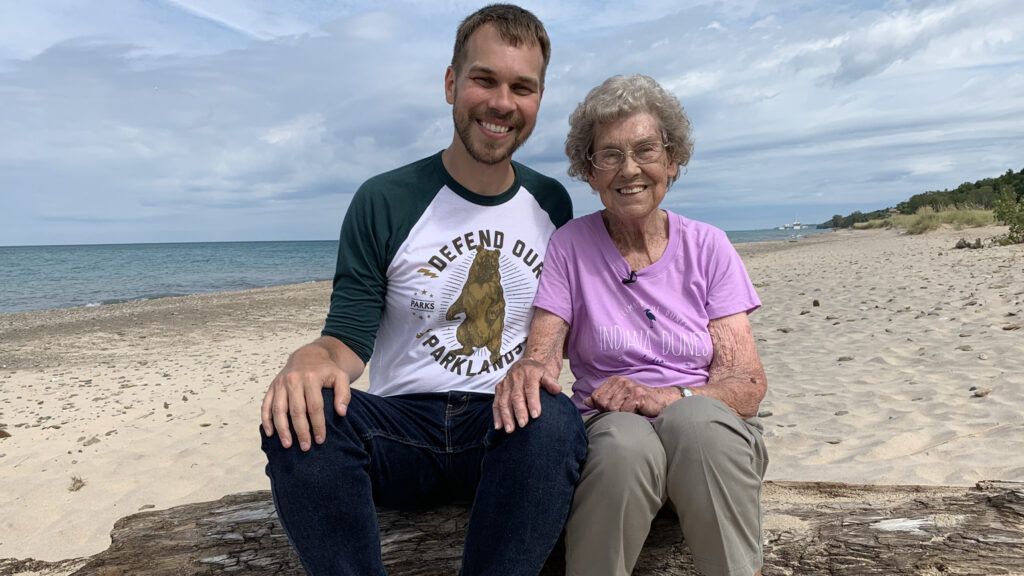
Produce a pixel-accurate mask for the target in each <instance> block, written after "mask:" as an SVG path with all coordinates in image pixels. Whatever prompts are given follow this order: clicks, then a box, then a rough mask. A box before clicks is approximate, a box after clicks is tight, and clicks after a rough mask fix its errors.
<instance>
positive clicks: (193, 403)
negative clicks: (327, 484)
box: [0, 228, 1024, 561]
mask: <svg viewBox="0 0 1024 576" xmlns="http://www.w3.org/2000/svg"><path fill="white" fill-rule="evenodd" d="M1000 231H1001V229H998V228H986V229H979V230H968V231H965V232H963V233H960V232H953V231H943V232H937V233H931V234H927V235H924V236H917V237H912V236H901V235H898V234H897V233H896V232H892V231H864V232H840V233H832V234H824V235H821V236H817V237H814V238H809V239H804V240H801V241H799V242H795V243H786V242H783V243H771V244H757V245H754V244H746V245H741V246H740V251H741V253H742V254H743V255H744V258H745V261H746V263H747V267H748V269H749V271H750V275H751V277H752V279H753V280H754V282H755V284H756V285H757V286H758V290H759V292H760V294H761V298H762V300H763V302H764V307H763V308H762V309H761V310H760V311H758V312H757V313H756V314H755V315H754V316H753V317H752V321H753V324H754V330H755V335H756V336H757V338H758V345H759V348H760V351H761V356H762V359H763V360H764V363H765V366H766V369H767V372H768V377H769V392H768V397H767V398H766V399H765V401H764V403H763V405H762V411H763V413H764V414H765V417H764V423H765V425H766V430H767V444H768V448H769V451H770V455H771V458H772V462H771V466H770V468H769V478H770V479H777V480H830V481H840V482H853V483H878V484H890V483H904V484H915V483H923V484H973V483H974V482H976V481H978V480H982V479H998V480H1014V481H1022V480H1024V451H1022V450H1021V446H1024V415H1022V413H1024V247H1021V246H1016V247H991V248H985V249H983V250H953V249H952V246H953V244H954V243H955V242H956V240H957V239H958V238H959V237H960V236H967V237H969V238H971V239H973V238H974V237H977V236H980V237H982V238H988V237H991V236H993V235H995V234H996V233H998V232H1000ZM328 292H329V286H328V285H327V284H326V283H317V284H305V285H297V286H285V287H277V288H267V289H260V290H251V291H246V292H240V293H223V294H211V295H202V296H191V297H185V298H168V299H163V300H155V301H150V302H137V303H127V304H118V305H112V306H102V307H97V308H78V309H72V310H57V311H44V312H31V313H22V314H9V315H0V429H3V430H4V431H5V432H6V433H7V434H9V435H10V436H9V437H7V438H2V439H0V504H2V510H3V514H2V516H0V558H4V557H8V558H11V557H13V558H28V557H34V558H37V559H41V560H51V561H53V560H59V559H65V558H74V557H82V556H88V555H91V554H95V553H97V552H99V551H101V550H103V549H105V548H106V547H107V546H108V545H109V542H110V541H109V532H110V529H111V528H112V526H113V524H114V522H115V521H116V520H117V519H119V518H121V517H123V516H126V515H129V514H132V513H134V512H137V511H139V510H144V509H148V508H153V507H155V508H166V507H170V506H174V505H178V504H184V503H189V502H197V501H204V500H212V499H216V498H219V497H221V496H223V495H225V494H230V493H235V492H242V491H247V490H257V489H265V488H267V487H268V481H267V479H266V477H265V476H264V475H263V455H262V453H261V452H260V450H259V448H258V434H257V425H258V424H257V423H258V418H259V402H260V400H261V398H262V395H263V392H264V390H265V389H266V386H267V384H268V383H269V381H270V379H271V378H272V377H273V375H274V374H275V373H276V372H277V370H278V369H279V368H280V366H281V365H282V363H283V361H284V359H285V357H286V355H287V354H288V353H289V352H290V351H291V350H293V349H295V348H296V347H298V346H299V345H301V344H303V343H304V342H306V341H308V340H310V339H312V338H313V337H314V336H315V335H316V334H317V332H318V330H319V327H320V324H321V321H322V317H323V314H324V311H325V307H326V305H327V297H328ZM814 300H817V301H818V302H819V304H820V305H819V306H814V304H813V302H814ZM1015 327H1016V328H1017V329H1015ZM568 376H569V374H568V370H566V371H565V372H564V373H563V381H565V382H569V381H570V379H569V377H568ZM769 413H770V415H768V414H769ZM2 435H3V434H2V433H0V436H2ZM76 478H77V479H78V481H76V480H75V479H76Z"/></svg>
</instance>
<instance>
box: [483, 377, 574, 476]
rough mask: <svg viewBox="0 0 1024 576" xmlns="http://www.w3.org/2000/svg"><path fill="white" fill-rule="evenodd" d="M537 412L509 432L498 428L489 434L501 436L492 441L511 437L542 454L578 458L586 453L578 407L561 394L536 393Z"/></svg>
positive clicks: (529, 450)
mask: <svg viewBox="0 0 1024 576" xmlns="http://www.w3.org/2000/svg"><path fill="white" fill-rule="evenodd" d="M540 404H541V413H540V416H539V417H537V418H534V419H531V420H530V422H529V423H528V424H527V425H526V426H525V427H523V428H517V429H516V430H515V431H513V432H512V433H511V434H505V432H503V431H501V430H497V431H494V432H493V434H496V435H498V436H499V437H501V438H500V439H497V438H496V439H495V440H496V442H495V444H492V447H493V446H494V445H496V444H497V443H503V442H506V441H513V442H514V443H516V444H517V445H520V446H525V447H526V450H527V451H528V452H530V453H536V454H543V455H557V454H564V455H567V456H570V457H572V458H574V459H576V460H579V461H582V460H583V458H585V457H586V451H587V435H586V431H585V430H584V428H583V419H582V418H581V417H580V415H579V411H577V410H576V407H575V406H574V405H573V403H572V401H571V400H569V398H568V397H567V396H565V395H564V394H549V393H547V392H544V391H541V393H540Z"/></svg>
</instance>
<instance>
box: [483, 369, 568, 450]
mask: <svg viewBox="0 0 1024 576" xmlns="http://www.w3.org/2000/svg"><path fill="white" fill-rule="evenodd" d="M541 386H543V387H544V389H545V390H547V391H548V392H550V393H552V394H561V393H562V387H561V386H559V385H558V380H556V379H555V378H553V377H552V376H551V375H550V374H548V372H547V370H546V369H545V367H544V365H543V364H542V363H540V362H538V361H536V360H531V359H529V358H523V359H522V360H520V361H518V362H516V363H515V364H513V365H512V366H511V367H510V368H509V369H508V372H506V373H505V378H504V379H503V380H502V381H501V382H498V385H497V386H496V387H495V388H494V404H493V406H492V410H493V413H494V429H495V430H500V429H502V428H504V430H505V433H506V434H511V433H512V431H513V430H515V429H516V425H517V424H518V426H519V427H520V428H522V427H524V426H526V423H527V422H529V421H530V418H538V417H539V416H540V387H541Z"/></svg>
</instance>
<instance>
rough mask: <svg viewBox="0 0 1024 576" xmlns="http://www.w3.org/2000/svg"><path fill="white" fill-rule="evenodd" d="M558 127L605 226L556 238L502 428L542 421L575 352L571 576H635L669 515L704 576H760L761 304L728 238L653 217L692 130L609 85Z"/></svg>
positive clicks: (503, 408) (627, 87) (668, 106)
mask: <svg viewBox="0 0 1024 576" xmlns="http://www.w3.org/2000/svg"><path fill="white" fill-rule="evenodd" d="M569 123H570V129H569V136H568V138H567V139H566V145H565V148H566V153H567V154H568V156H569V159H570V162H571V166H570V168H569V174H570V175H571V176H573V177H576V178H579V179H581V180H585V181H586V182H587V183H589V184H590V186H591V187H592V188H593V189H594V191H595V192H596V193H597V194H598V195H599V196H600V197H601V202H602V204H604V210H601V211H599V212H596V213H594V214H591V215H589V216H584V217H582V218H579V219H576V220H573V221H572V222H570V223H568V224H567V225H565V226H564V227H562V228H561V229H560V230H558V231H557V232H555V234H554V236H552V237H551V241H550V244H549V245H548V249H547V254H546V256H545V262H544V272H543V274H542V275H541V279H540V287H539V289H538V292H537V296H536V299H535V300H534V307H535V308H534V315H533V323H532V325H531V328H530V335H529V339H528V345H527V351H526V354H525V356H524V358H523V360H521V361H519V362H517V363H516V364H515V365H514V366H513V368H512V369H511V371H510V372H509V373H508V375H507V376H506V378H505V380H504V381H503V382H502V383H501V384H500V385H499V386H498V389H497V391H496V397H495V403H494V420H495V427H504V428H505V429H506V430H509V431H511V430H512V429H513V428H515V427H516V426H517V425H518V426H525V425H527V423H528V422H529V419H530V418H538V417H542V416H541V414H540V409H539V402H538V400H537V399H538V395H539V387H541V386H543V387H544V388H545V389H547V390H548V391H551V392H554V391H557V390H558V389H559V388H558V385H557V377H558V374H559V372H560V371H561V366H562V351H563V345H564V344H565V342H566V338H568V346H567V350H568V354H569V361H570V366H571V368H572V372H573V374H574V375H575V377H576V382H575V384H573V402H574V403H575V404H576V406H577V407H578V408H579V410H580V412H581V413H582V415H583V417H584V418H585V419H586V426H587V437H588V440H589V442H590V448H589V454H588V457H587V462H586V465H585V466H584V468H583V472H582V477H581V479H580V482H579V484H578V485H577V488H576V495H575V498H574V500H573V504H572V512H571V515H570V518H569V521H568V524H567V526H566V538H565V540H566V560H567V565H568V566H567V568H568V569H567V574H571V575H574V576H600V575H604V574H608V575H612V574H615V575H620V574H630V573H631V571H632V570H633V567H634V565H635V564H636V561H637V557H638V556H639V554H640V550H641V548H642V547H643V544H644V540H645V539H646V538H647V535H648V533H649V532H650V526H651V521H652V520H653V519H654V517H655V515H656V514H657V513H658V511H659V510H660V509H661V508H662V507H663V506H664V505H666V504H668V505H670V506H671V507H672V508H673V509H674V510H675V511H676V513H677V514H678V516H679V522H680V524H681V526H682V531H683V535H684V538H685V540H686V542H687V544H688V545H689V548H690V551H691V552H692V554H693V558H694V563H695V564H696V567H697V569H698V570H699V571H700V572H701V573H702V574H706V575H718V574H722V575H740V574H742V575H744V576H748V575H750V574H758V573H760V568H761V562H762V556H761V517H760V514H761V512H760V492H761V481H762V478H763V477H764V471H765V467H766V465H767V463H768V457H767V454H766V452H765V448H764V443H763V440H762V438H761V430H760V425H759V423H758V422H757V421H756V420H752V419H751V418H753V417H754V416H755V415H756V413H757V408H758V404H759V403H760V401H761V399H762V398H763V397H764V393H765V389H766V382H765V375H764V370H763V368H762V366H761V361H760V358H759V357H758V354H757V348H756V346H755V344H754V338H753V335H752V333H751V329H750V324H749V322H748V320H747V314H749V313H750V312H751V311H753V310H754V309H756V308H758V307H759V306H760V301H759V300H758V297H757V294H756V293H755V291H754V288H753V286H752V285H751V283H750V279H749V277H748V276H747V273H746V270H745V269H744V267H743V263H742V261H741V260H740V258H739V255H738V254H737V253H736V251H735V250H734V249H733V247H732V245H731V244H730V243H729V240H728V239H727V238H726V236H725V234H724V233H723V232H722V231H721V230H719V229H717V228H714V227H713V226H710V225H708V224H704V223H702V222H697V221H695V220H690V219H688V218H684V217H682V216H680V215H678V214H674V213H672V212H669V211H667V210H663V209H662V208H661V207H660V206H661V202H662V200H664V198H665V194H666V193H667V192H668V190H669V188H670V187H671V186H672V184H673V182H675V180H676V178H677V177H678V176H679V171H680V169H681V167H683V166H685V165H686V164H687V162H689V160H690V153H691V151H692V149H693V142H692V140H691V139H690V122H689V120H688V119H687V117H686V114H685V113H684V112H683V109H682V107H681V106H680V104H679V102H678V101H677V100H676V98H675V97H673V96H672V95H671V94H669V93H668V92H667V91H665V90H664V89H663V88H662V87H661V86H659V85H658V83H657V82H655V81H654V80H652V79H651V78H648V77H646V76H629V77H621V76H616V77H612V78H609V79H608V80H606V81H605V82H604V83H603V84H601V85H600V86H598V87H597V88H595V89H594V90H592V91H591V92H590V94H588V95H587V97H586V99H585V100H584V101H583V102H582V103H581V104H580V105H579V107H577V109H576V111H575V112H574V113H573V115H572V117H571V118H570V120H569Z"/></svg>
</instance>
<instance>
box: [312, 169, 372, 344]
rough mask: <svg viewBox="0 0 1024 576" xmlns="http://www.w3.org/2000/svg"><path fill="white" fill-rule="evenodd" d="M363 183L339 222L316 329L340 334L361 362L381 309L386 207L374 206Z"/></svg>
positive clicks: (367, 188) (369, 192)
mask: <svg viewBox="0 0 1024 576" xmlns="http://www.w3.org/2000/svg"><path fill="white" fill-rule="evenodd" d="M368 184H369V182H368V183H367V184H363V185H362V186H361V187H360V188H359V190H358V191H357V192H356V193H355V195H354V196H353V197H352V203H351V204H349V207H348V211H347V212H346V213H345V219H344V221H343V222H342V225H341V239H340V241H339V243H338V262H337V265H336V267H335V272H334V292H333V293H332V294H331V308H330V311H329V312H328V313H327V321H326V322H325V323H324V329H323V331H322V332H321V334H322V335H324V336H333V337H335V338H337V339H338V340H341V341H342V342H343V343H344V344H345V345H346V346H348V347H349V348H351V349H352V351H353V352H355V353H356V354H357V355H358V356H359V358H361V359H362V360H363V362H367V361H369V359H370V355H371V354H373V343H374V341H375V340H376V337H377V328H378V327H379V325H380V317H381V314H383V311H384V297H385V294H386V292H387V268H388V261H389V259H388V256H387V248H386V239H387V237H388V233H387V227H388V222H387V219H386V218H385V216H386V215H387V212H386V211H385V210H381V207H379V206H376V205H377V204H380V203H381V202H382V198H381V196H380V195H379V194H374V193H373V190H372V187H371V186H368Z"/></svg>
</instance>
